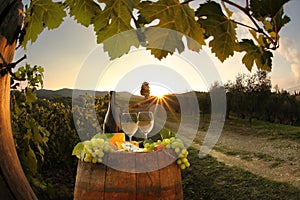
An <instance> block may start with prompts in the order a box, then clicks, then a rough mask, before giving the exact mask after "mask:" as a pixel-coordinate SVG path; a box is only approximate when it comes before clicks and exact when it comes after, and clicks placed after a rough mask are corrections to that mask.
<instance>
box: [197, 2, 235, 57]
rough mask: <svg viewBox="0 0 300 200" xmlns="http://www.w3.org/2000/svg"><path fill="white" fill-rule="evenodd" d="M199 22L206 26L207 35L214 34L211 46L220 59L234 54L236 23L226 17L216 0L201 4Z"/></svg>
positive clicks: (198, 14)
mask: <svg viewBox="0 0 300 200" xmlns="http://www.w3.org/2000/svg"><path fill="white" fill-rule="evenodd" d="M196 15H197V16H198V17H199V20H198V22H199V23H200V25H201V27H203V28H205V30H206V35H207V36H213V39H212V40H211V41H210V43H209V46H210V47H211V50H212V52H213V53H215V54H216V56H217V57H218V58H219V60H220V61H222V62H223V61H224V60H226V59H227V58H228V57H229V56H233V54H234V47H235V44H236V40H237V38H236V30H235V29H236V28H237V26H236V24H235V23H234V22H232V21H231V20H230V19H229V18H228V17H226V16H225V15H224V13H223V11H222V9H221V6H220V5H219V4H217V3H216V2H207V3H205V4H201V6H200V7H199V9H198V10H197V11H196Z"/></svg>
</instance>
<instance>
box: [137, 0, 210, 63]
mask: <svg viewBox="0 0 300 200" xmlns="http://www.w3.org/2000/svg"><path fill="white" fill-rule="evenodd" d="M140 14H141V18H142V19H143V20H144V21H145V22H147V23H148V24H149V23H151V22H153V21H154V20H159V23H158V24H157V25H155V26H152V27H158V28H164V29H170V30H173V31H163V32H164V33H163V34H161V35H155V34H153V32H154V31H155V30H154V29H152V30H150V31H149V32H147V33H146V38H147V41H148V42H149V46H151V47H157V44H158V43H159V42H160V43H162V45H161V46H162V47H163V48H160V46H158V47H159V48H152V49H151V53H152V54H154V55H155V57H157V58H159V59H161V58H163V57H165V56H166V55H167V54H168V53H173V52H174V51H175V50H176V49H177V50H178V52H182V51H183V50H184V49H183V47H184V46H183V42H182V37H183V35H186V36H188V38H187V45H188V48H189V49H191V50H193V51H199V50H200V49H201V46H202V45H204V44H205V41H204V30H203V29H202V28H201V27H200V26H199V24H198V23H197V22H196V20H195V14H194V10H193V9H191V8H190V7H189V6H188V5H186V4H181V3H180V2H179V1H178V0H160V1H157V2H150V1H146V2H142V3H141V4H140ZM175 31H177V32H179V33H182V34H179V33H175ZM158 41H159V42H158ZM153 42H155V44H153Z"/></svg>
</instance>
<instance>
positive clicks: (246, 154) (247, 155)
mask: <svg viewBox="0 0 300 200" xmlns="http://www.w3.org/2000/svg"><path fill="white" fill-rule="evenodd" d="M214 149H215V150H216V151H219V152H222V153H224V154H226V155H229V156H239V157H240V158H241V159H243V160H248V161H251V160H253V159H254V158H255V159H258V160H263V161H267V162H270V161H276V162H283V160H282V159H280V158H275V157H273V156H270V155H268V154H264V153H259V152H251V151H245V150H238V149H229V148H228V147H225V146H220V145H219V146H215V147H214Z"/></svg>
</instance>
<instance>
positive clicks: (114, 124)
mask: <svg viewBox="0 0 300 200" xmlns="http://www.w3.org/2000/svg"><path fill="white" fill-rule="evenodd" d="M115 108H116V104H115V92H114V91H110V92H109V102H108V107H107V112H106V115H105V118H104V122H103V133H118V132H119V131H120V128H119V121H120V119H119V115H118V114H117V113H116V112H115Z"/></svg>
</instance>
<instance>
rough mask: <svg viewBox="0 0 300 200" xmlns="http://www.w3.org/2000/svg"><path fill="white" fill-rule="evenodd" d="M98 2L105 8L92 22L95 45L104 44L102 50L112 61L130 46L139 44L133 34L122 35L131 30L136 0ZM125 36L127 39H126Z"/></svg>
mask: <svg viewBox="0 0 300 200" xmlns="http://www.w3.org/2000/svg"><path fill="white" fill-rule="evenodd" d="M99 2H101V3H105V8H104V10H103V11H101V12H99V13H97V15H96V16H95V17H94V18H93V20H92V23H93V25H94V30H95V32H96V35H97V43H102V42H104V49H105V50H106V51H107V52H108V53H109V55H110V57H111V58H112V59H114V58H116V57H120V56H121V55H123V54H124V53H127V52H128V51H129V49H130V47H131V46H138V44H139V41H138V38H137V36H136V35H135V34H134V33H133V32H131V33H130V34H129V33H124V32H125V31H130V30H133V27H132V26H131V24H130V22H131V19H132V12H133V8H134V7H136V6H137V4H138V0H131V1H126V0H115V1H110V0H99ZM120 33H124V34H120ZM127 36H129V38H126V37H127ZM112 37H113V38H112Z"/></svg>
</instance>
